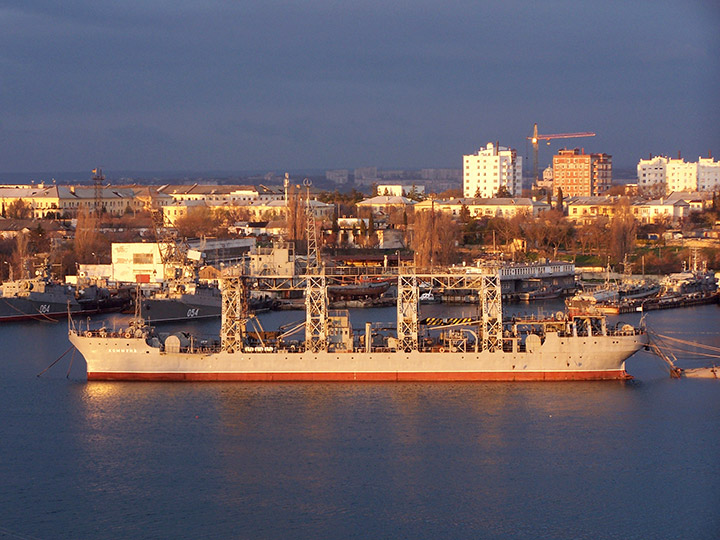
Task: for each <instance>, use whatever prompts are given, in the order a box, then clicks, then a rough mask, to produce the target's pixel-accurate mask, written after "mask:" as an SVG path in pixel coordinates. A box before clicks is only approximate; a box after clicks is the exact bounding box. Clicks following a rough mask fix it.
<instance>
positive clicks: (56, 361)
mask: <svg viewBox="0 0 720 540" xmlns="http://www.w3.org/2000/svg"><path fill="white" fill-rule="evenodd" d="M74 348H75V345H70V347H68V349H67V350H66V351H65V352H64V353H62V354H61V355H60V356H58V358H57V360H55V361H54V362H53V363H52V364H50V365H49V366H48V367H46V368H45V369H43V370H42V371H41V372H40V373H38V374H37V376H38V377H39V376H40V375H42V374H43V373H45V372H46V371H47V370H48V369H50V368H51V367H53V366H54V365H55V364H57V363H58V362H59V361H60V359H61V358H62V357H63V356H65V355H66V354H67V353H69V352H70V349H74Z"/></svg>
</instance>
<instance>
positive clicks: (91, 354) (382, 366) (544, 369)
mask: <svg viewBox="0 0 720 540" xmlns="http://www.w3.org/2000/svg"><path fill="white" fill-rule="evenodd" d="M70 340H71V342H72V343H73V345H75V347H77V348H78V350H79V351H80V352H81V353H82V355H83V356H84V357H85V359H86V361H87V373H88V380H136V381H140V380H148V381H153V380H154V381H257V382H260V381H265V382H272V381H338V382H340V381H398V382H399V381H561V380H606V379H626V378H628V377H629V376H628V374H627V372H626V371H625V360H626V359H627V358H628V357H630V356H631V355H632V354H634V353H635V352H636V351H637V350H638V349H639V348H640V347H642V346H643V344H644V343H645V335H644V334H633V335H618V336H594V337H586V338H584V339H583V338H580V337H572V336H569V337H567V338H562V337H560V336H558V335H556V334H548V335H547V337H546V339H545V342H544V343H543V344H542V345H541V346H540V347H539V348H538V349H537V350H535V351H534V352H527V351H525V352H504V351H496V352H489V351H480V352H472V351H470V352H449V351H442V352H440V351H435V352H430V351H429V352H422V351H411V352H401V351H393V352H371V353H367V352H357V351H354V352H319V353H313V352H309V351H306V352H289V351H285V352H278V351H273V352H253V353H244V352H235V353H228V352H212V353H203V352H202V351H201V350H196V351H192V352H165V351H162V350H160V349H159V348H155V347H152V346H150V345H148V344H147V343H146V341H145V339H143V338H134V337H133V338H129V339H128V338H124V337H122V338H109V339H108V338H100V337H86V336H82V335H78V334H73V333H71V335H70Z"/></svg>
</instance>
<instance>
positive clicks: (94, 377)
mask: <svg viewBox="0 0 720 540" xmlns="http://www.w3.org/2000/svg"><path fill="white" fill-rule="evenodd" d="M87 378H88V380H89V381H246V382H300V381H326V382H330V381H337V382H356V381H357V382H360V381H365V382H373V381H394V382H404V381H407V382H410V381H415V382H417V381H437V382H443V381H444V382H457V381H597V380H612V379H614V380H618V379H630V378H632V377H631V376H630V375H628V374H627V372H626V371H625V370H605V371H545V372H539V371H538V372H525V373H520V372H512V371H498V372H424V371H418V372H403V373H396V372H375V373H149V372H141V373H133V372H97V371H96V372H90V373H88V375H87Z"/></svg>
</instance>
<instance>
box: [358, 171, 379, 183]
mask: <svg viewBox="0 0 720 540" xmlns="http://www.w3.org/2000/svg"><path fill="white" fill-rule="evenodd" d="M354 173H355V174H354V176H355V183H356V184H357V185H359V186H369V185H370V184H374V183H377V181H378V178H379V177H378V170H377V167H359V168H357V169H355V171H354Z"/></svg>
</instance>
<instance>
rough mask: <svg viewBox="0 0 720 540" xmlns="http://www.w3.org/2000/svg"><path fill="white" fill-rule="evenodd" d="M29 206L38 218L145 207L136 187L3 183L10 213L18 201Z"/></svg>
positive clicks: (0, 198)
mask: <svg viewBox="0 0 720 540" xmlns="http://www.w3.org/2000/svg"><path fill="white" fill-rule="evenodd" d="M21 200H22V201H23V203H24V204H25V205H27V208H28V211H29V213H30V215H29V216H28V217H34V218H39V219H43V218H51V219H52V218H68V217H76V216H77V215H78V214H79V213H81V212H95V211H101V212H103V213H106V214H109V215H113V216H120V215H122V214H124V213H126V212H137V211H139V210H142V206H143V204H142V202H141V201H139V200H138V199H137V198H136V197H135V192H134V190H133V189H132V188H120V187H112V186H103V187H102V188H100V189H99V190H96V189H95V188H94V187H91V186H56V185H52V186H45V185H43V184H39V185H37V186H35V185H29V186H28V185H14V186H0V206H1V207H2V211H3V213H7V210H8V209H9V208H10V205H11V204H13V203H14V202H16V201H21Z"/></svg>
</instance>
